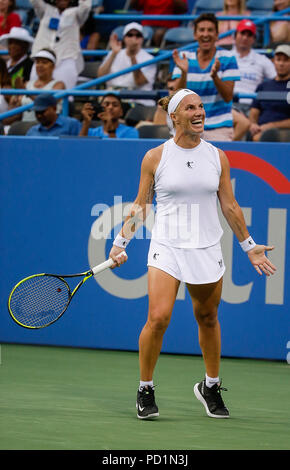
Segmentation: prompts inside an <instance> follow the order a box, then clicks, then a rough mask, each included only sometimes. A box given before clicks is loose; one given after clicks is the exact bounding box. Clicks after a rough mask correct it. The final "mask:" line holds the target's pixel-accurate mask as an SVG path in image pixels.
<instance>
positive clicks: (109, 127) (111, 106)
mask: <svg viewBox="0 0 290 470" xmlns="http://www.w3.org/2000/svg"><path fill="white" fill-rule="evenodd" d="M100 105H101V110H100V112H99V113H98V116H97V118H98V119H100V120H101V121H102V125H101V126H98V127H95V128H91V127H90V125H91V122H92V119H93V116H94V114H95V109H94V107H93V105H92V104H91V103H85V104H84V106H83V108H82V116H83V125H82V128H81V131H80V136H87V135H89V136H91V137H92V136H94V137H99V138H101V139H108V138H111V139H112V138H117V139H138V137H139V134H138V131H137V129H135V128H134V127H129V126H126V125H125V124H122V123H120V118H121V117H122V116H123V109H122V101H121V100H120V98H119V97H118V96H117V95H114V94H113V93H112V94H110V93H108V94H107V95H105V96H104V97H103V98H102V100H101V103H100Z"/></svg>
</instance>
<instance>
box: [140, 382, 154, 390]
mask: <svg viewBox="0 0 290 470" xmlns="http://www.w3.org/2000/svg"><path fill="white" fill-rule="evenodd" d="M146 385H150V387H153V380H149V382H144V381H143V380H140V385H139V390H140V391H141V389H142V388H143V387H146Z"/></svg>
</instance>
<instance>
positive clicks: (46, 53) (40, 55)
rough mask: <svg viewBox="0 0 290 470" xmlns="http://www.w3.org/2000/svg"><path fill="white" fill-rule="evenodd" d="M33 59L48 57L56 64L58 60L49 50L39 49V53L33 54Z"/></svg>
mask: <svg viewBox="0 0 290 470" xmlns="http://www.w3.org/2000/svg"><path fill="white" fill-rule="evenodd" d="M33 59H48V60H51V62H53V63H54V64H55V62H56V58H55V57H54V55H53V54H51V52H49V51H39V52H37V54H35V56H33Z"/></svg>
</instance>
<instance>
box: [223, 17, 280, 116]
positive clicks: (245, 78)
mask: <svg viewBox="0 0 290 470" xmlns="http://www.w3.org/2000/svg"><path fill="white" fill-rule="evenodd" d="M256 31H257V28H256V25H255V24H254V23H253V22H252V21H251V20H247V19H245V20H242V21H240V23H239V24H238V26H237V30H236V33H235V45H234V47H233V48H232V52H233V53H234V55H235V57H236V59H237V62H238V66H239V70H240V76H241V80H240V81H238V82H236V83H235V87H234V93H255V91H256V89H257V86H258V85H260V83H262V82H263V81H264V80H266V79H267V78H269V79H273V78H275V77H276V70H275V66H274V64H273V62H272V61H271V60H270V59H268V58H267V57H266V56H265V55H263V54H258V53H257V52H255V51H254V49H253V46H254V43H255V39H256ZM251 103H252V99H251V98H241V99H239V102H238V103H237V104H235V105H234V107H235V109H239V110H242V111H243V112H244V113H248V111H249V109H250V106H251Z"/></svg>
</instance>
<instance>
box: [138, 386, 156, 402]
mask: <svg viewBox="0 0 290 470" xmlns="http://www.w3.org/2000/svg"><path fill="white" fill-rule="evenodd" d="M154 388H155V386H154V387H150V386H148V387H147V386H145V387H143V388H142V390H141V391H140V400H141V403H142V406H151V405H153V404H154Z"/></svg>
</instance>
